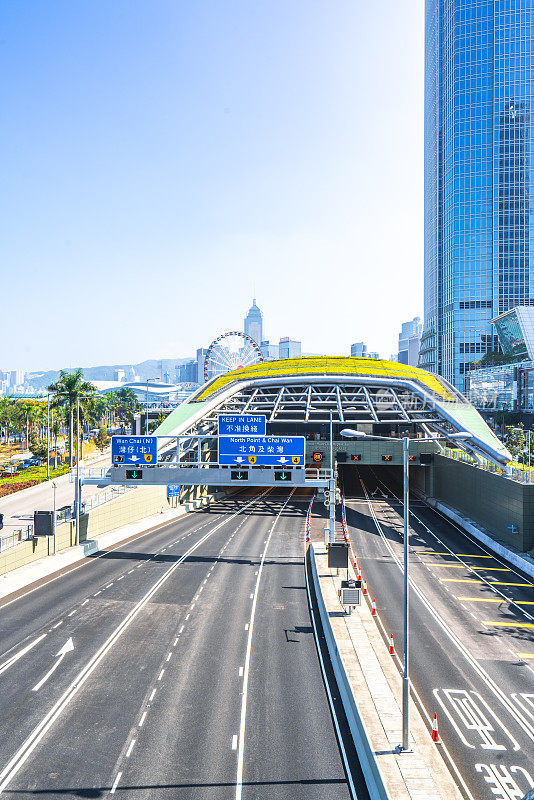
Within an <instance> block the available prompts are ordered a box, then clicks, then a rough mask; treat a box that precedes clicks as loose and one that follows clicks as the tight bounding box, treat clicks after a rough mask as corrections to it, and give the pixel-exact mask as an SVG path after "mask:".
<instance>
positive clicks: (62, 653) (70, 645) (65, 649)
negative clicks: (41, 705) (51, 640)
mask: <svg viewBox="0 0 534 800" xmlns="http://www.w3.org/2000/svg"><path fill="white" fill-rule="evenodd" d="M71 650H74V642H73V641H72V637H71V638H69V639H67V641H66V642H65V644H64V645H63V647H62V648H61V650H59V652H57V653H56V656H59V658H58V660H57V661H56V663H55V664H54V666H53V667H52V669H49V670H48V672H47V673H46V675H45V676H44V677H43V678H41V680H40V681H39V683H36V684H35V686H34V687H33V689H32V692H38V691H39V689H40V688H41V686H43V684H45V683H46V682H47V680H48V679H49V677H50V676H51V675H52V673H53V672H55V671H56V669H57V668H58V667H59V665H60V664H61V662H62V661H63V659H64V658H65V656H66V655H67V653H70V652H71Z"/></svg>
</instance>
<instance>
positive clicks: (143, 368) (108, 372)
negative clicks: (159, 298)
mask: <svg viewBox="0 0 534 800" xmlns="http://www.w3.org/2000/svg"><path fill="white" fill-rule="evenodd" d="M190 360H191V358H160V359H149V360H148V361H141V362H140V363H139V364H111V365H109V366H101V367H72V368H71V367H69V368H68V369H67V368H66V369H67V371H68V372H76V370H77V369H81V370H82V372H83V374H84V376H85V379H86V380H87V381H112V380H114V378H115V372H116V371H117V370H120V369H122V370H124V373H125V375H126V380H127V381H132V380H134V379H135V378H139V379H140V380H145V381H146V380H147V379H148V378H149V379H153V378H163V379H165V378H166V373H168V376H169V381H170V382H171V383H174V381H175V380H176V367H177V366H180V364H185V362H186V361H190ZM58 378H59V370H48V372H29V373H28V374H27V376H26V381H27V383H30V384H31V385H32V386H33V387H34V388H35V389H45V388H46V387H47V386H50V384H51V383H55V382H56V381H57V379H58Z"/></svg>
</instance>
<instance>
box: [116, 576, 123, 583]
mask: <svg viewBox="0 0 534 800" xmlns="http://www.w3.org/2000/svg"><path fill="white" fill-rule="evenodd" d="M123 579H124V575H121V576H120V578H117V583H118V582H119V581H122V580H123Z"/></svg>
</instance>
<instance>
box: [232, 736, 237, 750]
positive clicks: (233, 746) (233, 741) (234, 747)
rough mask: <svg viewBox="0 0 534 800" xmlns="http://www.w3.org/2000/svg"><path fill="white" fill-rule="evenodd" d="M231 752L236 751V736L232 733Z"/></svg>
mask: <svg viewBox="0 0 534 800" xmlns="http://www.w3.org/2000/svg"><path fill="white" fill-rule="evenodd" d="M232 750H237V734H236V733H234V735H233V736H232Z"/></svg>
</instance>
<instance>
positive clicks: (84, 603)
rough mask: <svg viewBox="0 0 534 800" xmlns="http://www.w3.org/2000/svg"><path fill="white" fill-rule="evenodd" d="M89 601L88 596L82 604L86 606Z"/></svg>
mask: <svg viewBox="0 0 534 800" xmlns="http://www.w3.org/2000/svg"><path fill="white" fill-rule="evenodd" d="M88 602H89V598H87V600H84V601H83V603H82V606H85V605H86V604H87V603H88Z"/></svg>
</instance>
